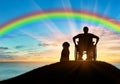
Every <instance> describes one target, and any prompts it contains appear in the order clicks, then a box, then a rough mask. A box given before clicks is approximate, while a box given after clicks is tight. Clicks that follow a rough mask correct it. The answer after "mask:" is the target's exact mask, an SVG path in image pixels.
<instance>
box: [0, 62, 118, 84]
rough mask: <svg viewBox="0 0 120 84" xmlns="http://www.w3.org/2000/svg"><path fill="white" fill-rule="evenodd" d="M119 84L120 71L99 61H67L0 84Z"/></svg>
mask: <svg viewBox="0 0 120 84" xmlns="http://www.w3.org/2000/svg"><path fill="white" fill-rule="evenodd" d="M18 83H21V84H25V83H26V84H28V83H31V84H120V70H119V69H118V68H116V67H115V66H113V65H111V64H109V63H105V62H101V61H92V62H90V61H77V62H75V61H69V62H58V63H54V64H50V65H46V66H43V67H40V68H37V69H34V70H32V71H30V72H27V73H25V74H22V75H20V76H17V77H15V78H11V79H8V80H4V81H1V82H0V84H18Z"/></svg>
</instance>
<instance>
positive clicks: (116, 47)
mask: <svg viewBox="0 0 120 84" xmlns="http://www.w3.org/2000/svg"><path fill="white" fill-rule="evenodd" d="M109 49H112V50H120V46H111V47H110V48H109Z"/></svg>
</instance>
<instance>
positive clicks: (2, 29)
mask: <svg viewBox="0 0 120 84" xmlns="http://www.w3.org/2000/svg"><path fill="white" fill-rule="evenodd" d="M54 18H55V19H56V18H57V19H59V18H71V19H79V20H85V21H89V22H94V23H99V24H101V25H103V26H105V27H106V28H108V29H110V30H113V31H114V32H117V33H120V22H118V21H115V20H112V19H111V18H108V17H105V16H101V15H99V14H96V13H91V12H88V11H71V10H51V11H44V12H40V11H39V12H34V13H31V14H28V15H25V16H22V17H19V18H17V19H14V20H12V21H9V22H7V23H5V24H3V25H1V26H0V36H3V35H5V34H6V33H8V32H10V31H12V30H14V29H16V28H20V27H21V26H24V25H26V24H28V23H32V22H36V21H41V20H46V19H54Z"/></svg>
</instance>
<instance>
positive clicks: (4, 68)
mask: <svg viewBox="0 0 120 84" xmlns="http://www.w3.org/2000/svg"><path fill="white" fill-rule="evenodd" d="M47 64H51V63H18V62H17V63H15V62H6V63H5V62H2V63H0V81H1V80H5V79H9V78H12V77H15V76H18V75H20V74H23V73H26V72H28V71H31V70H33V69H35V68H38V67H42V66H45V65H47ZM113 65H114V66H116V67H117V68H119V69H120V64H113Z"/></svg>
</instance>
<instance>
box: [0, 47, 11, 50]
mask: <svg viewBox="0 0 120 84" xmlns="http://www.w3.org/2000/svg"><path fill="white" fill-rule="evenodd" d="M8 49H9V48H8V47H0V50H8Z"/></svg>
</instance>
